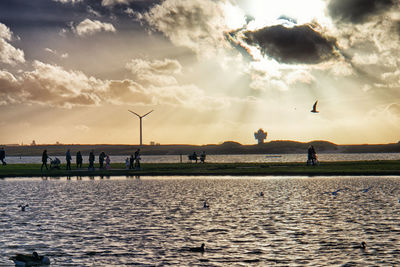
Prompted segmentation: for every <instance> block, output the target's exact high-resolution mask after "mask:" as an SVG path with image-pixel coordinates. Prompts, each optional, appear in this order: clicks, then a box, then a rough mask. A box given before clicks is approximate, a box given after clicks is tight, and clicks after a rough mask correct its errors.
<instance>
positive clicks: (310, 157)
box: [307, 146, 317, 165]
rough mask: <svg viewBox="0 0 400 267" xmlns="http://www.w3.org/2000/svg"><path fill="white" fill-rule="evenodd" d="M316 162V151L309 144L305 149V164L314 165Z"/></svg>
mask: <svg viewBox="0 0 400 267" xmlns="http://www.w3.org/2000/svg"><path fill="white" fill-rule="evenodd" d="M316 163H317V153H316V152H315V149H314V146H310V147H309V148H308V151H307V165H309V164H311V165H315V164H316Z"/></svg>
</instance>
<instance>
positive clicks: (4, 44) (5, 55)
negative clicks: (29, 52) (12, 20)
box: [0, 23, 25, 65]
mask: <svg viewBox="0 0 400 267" xmlns="http://www.w3.org/2000/svg"><path fill="white" fill-rule="evenodd" d="M11 39H12V32H11V31H10V29H9V28H8V27H7V26H6V25H4V24H2V23H0V62H3V63H6V64H10V65H15V64H17V63H24V62H25V57H24V51H22V50H21V49H18V48H15V47H14V46H12V45H11V44H10V43H9V42H10V41H11Z"/></svg>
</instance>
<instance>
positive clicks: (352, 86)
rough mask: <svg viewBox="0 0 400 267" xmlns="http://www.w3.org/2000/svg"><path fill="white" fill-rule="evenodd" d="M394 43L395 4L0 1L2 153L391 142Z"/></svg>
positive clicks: (357, 0) (398, 49)
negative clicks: (12, 147)
mask: <svg viewBox="0 0 400 267" xmlns="http://www.w3.org/2000/svg"><path fill="white" fill-rule="evenodd" d="M399 41H400V0H307V1H299V0H280V1H275V0H271V1H270V0H190V1H189V0H35V1H26V0H2V1H0V116H1V120H0V129H1V134H0V143H2V144H15V143H19V144H21V143H24V144H29V143H31V142H32V140H35V141H36V143H38V144H50V143H56V142H60V143H65V144H71V143H74V144H79V143H80V144H106V143H107V144H138V143H139V119H138V118H137V117H136V116H135V115H134V114H132V113H130V112H128V110H132V111H134V112H136V113H139V114H145V113H147V112H149V111H151V110H154V111H153V112H152V113H151V114H149V115H148V116H146V117H145V118H143V143H144V144H149V143H150V142H151V141H153V142H156V143H160V144H198V145H202V144H218V143H222V142H224V141H236V142H239V143H242V144H255V143H257V140H255V138H254V132H256V131H257V130H258V129H260V128H262V129H263V130H264V131H266V132H267V133H268V136H267V141H271V140H294V141H300V142H309V141H313V140H327V141H330V142H334V143H336V144H367V143H369V144H378V143H397V142H398V141H399V140H400V69H399V67H400V58H399V57H398V55H400V46H399ZM315 101H318V105H317V109H318V110H319V113H311V112H310V111H311V109H312V106H313V104H314V103H315Z"/></svg>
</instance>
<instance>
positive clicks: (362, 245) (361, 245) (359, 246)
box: [354, 241, 367, 250]
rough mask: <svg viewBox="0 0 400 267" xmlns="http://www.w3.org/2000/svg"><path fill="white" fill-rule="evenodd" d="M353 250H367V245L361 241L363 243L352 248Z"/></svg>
mask: <svg viewBox="0 0 400 267" xmlns="http://www.w3.org/2000/svg"><path fill="white" fill-rule="evenodd" d="M354 248H359V249H361V250H365V249H366V248H367V243H365V242H364V241H363V242H361V244H359V245H356V246H354Z"/></svg>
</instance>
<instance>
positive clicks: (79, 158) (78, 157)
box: [76, 151, 83, 169]
mask: <svg viewBox="0 0 400 267" xmlns="http://www.w3.org/2000/svg"><path fill="white" fill-rule="evenodd" d="M82 162H83V158H82V154H81V152H80V151H78V152H77V153H76V168H77V169H78V168H82Z"/></svg>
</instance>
